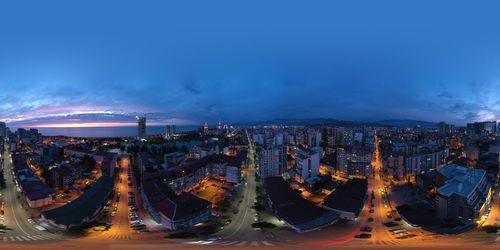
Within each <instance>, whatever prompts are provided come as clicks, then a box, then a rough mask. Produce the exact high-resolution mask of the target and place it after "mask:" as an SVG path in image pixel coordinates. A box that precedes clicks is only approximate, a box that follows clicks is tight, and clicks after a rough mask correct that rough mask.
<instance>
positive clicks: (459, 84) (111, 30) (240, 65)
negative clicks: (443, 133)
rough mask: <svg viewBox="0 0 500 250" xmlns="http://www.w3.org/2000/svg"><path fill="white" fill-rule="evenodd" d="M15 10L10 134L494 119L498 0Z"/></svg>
mask: <svg viewBox="0 0 500 250" xmlns="http://www.w3.org/2000/svg"><path fill="white" fill-rule="evenodd" d="M12 2H13V3H9V4H7V3H5V2H1V3H0V120H1V121H6V122H7V123H8V124H10V125H11V126H68V124H73V125H70V126H96V125H99V126H109V125H116V124H117V123H120V124H121V125H133V123H134V122H135V118H134V117H135V116H136V115H144V114H145V115H146V116H147V117H148V122H149V123H150V124H166V123H174V124H179V125H182V124H189V125H191V124H200V123H202V122H204V121H208V122H211V123H213V122H215V121H217V120H219V119H221V120H223V121H228V122H246V121H259V120H270V119H274V118H337V119H345V120H358V121H376V120H383V119H418V120H427V121H440V120H446V121H448V122H451V123H455V124H459V125H462V124H464V123H466V122H469V121H474V120H496V119H497V117H498V116H499V115H500V95H499V94H500V93H499V92H500V88H499V87H500V81H499V80H500V25H499V24H500V15H499V14H498V11H499V10H500V2H498V1H480V2H479V1H478V2H476V1H470V4H466V3H461V2H460V1H421V0H420V1H400V0H399V1H353V0H350V1H344V2H345V3H340V2H341V1H335V3H333V2H334V1H290V0H285V1H270V0H266V1H255V0H254V1H189V0H183V1H115V2H113V1H80V2H79V3H76V1H67V0H66V1H31V2H30V1H12ZM27 2H30V4H27ZM104 2H106V3H104ZM495 2H496V3H495ZM346 3H348V4H346ZM472 3H473V4H472Z"/></svg>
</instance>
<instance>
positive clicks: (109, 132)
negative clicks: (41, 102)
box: [37, 125, 200, 138]
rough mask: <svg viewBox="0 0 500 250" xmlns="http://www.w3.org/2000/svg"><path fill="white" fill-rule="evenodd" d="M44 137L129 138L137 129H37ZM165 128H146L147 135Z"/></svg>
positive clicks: (179, 128) (185, 129)
mask: <svg viewBox="0 0 500 250" xmlns="http://www.w3.org/2000/svg"><path fill="white" fill-rule="evenodd" d="M199 127H200V126H195V125H182V126H176V128H175V129H176V132H188V131H195V130H197V129H199ZM37 129H38V131H39V132H40V133H41V134H42V135H45V136H58V135H62V136H68V137H82V138H98V137H129V136H136V135H137V127H136V126H131V127H92V128H37ZM165 131H166V126H146V134H147V135H158V134H163V133H165Z"/></svg>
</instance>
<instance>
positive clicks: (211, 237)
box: [205, 235, 221, 241]
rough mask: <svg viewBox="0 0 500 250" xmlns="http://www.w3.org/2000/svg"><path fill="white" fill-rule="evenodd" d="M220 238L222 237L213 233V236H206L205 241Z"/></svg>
mask: <svg viewBox="0 0 500 250" xmlns="http://www.w3.org/2000/svg"><path fill="white" fill-rule="evenodd" d="M220 239H221V237H219V236H215V235H213V236H210V237H208V238H206V239H205V241H217V240H220Z"/></svg>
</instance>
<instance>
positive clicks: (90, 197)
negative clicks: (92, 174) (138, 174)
mask: <svg viewBox="0 0 500 250" xmlns="http://www.w3.org/2000/svg"><path fill="white" fill-rule="evenodd" d="M113 185H114V181H113V179H112V178H111V177H109V176H102V177H101V178H99V179H98V180H97V181H96V182H95V183H94V185H92V187H91V188H90V189H89V190H87V192H85V193H84V194H83V195H81V196H80V197H78V199H76V200H74V201H72V202H70V203H68V204H66V205H64V206H62V207H58V208H55V209H52V210H49V211H46V212H43V213H42V219H43V220H45V221H47V222H48V223H50V224H52V225H54V226H57V227H59V228H64V229H69V228H73V227H78V226H81V225H83V224H85V223H88V222H91V221H92V220H93V219H95V217H96V216H97V215H98V214H99V212H100V211H101V210H102V208H103V207H104V205H105V204H106V202H107V201H108V199H109V196H110V194H111V192H112V191H113Z"/></svg>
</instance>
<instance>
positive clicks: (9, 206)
mask: <svg viewBox="0 0 500 250" xmlns="http://www.w3.org/2000/svg"><path fill="white" fill-rule="evenodd" d="M6 145H7V144H6ZM5 148H8V147H7V146H6V147H5ZM2 156H3V159H4V161H3V166H2V167H3V169H4V176H5V181H6V188H5V189H3V190H1V193H2V202H3V203H2V204H3V208H4V212H5V214H4V218H5V226H6V228H5V229H3V230H0V232H2V233H1V234H0V241H3V242H11V241H15V242H34V241H53V240H61V239H64V238H65V237H64V236H62V235H60V234H55V233H50V232H48V231H47V230H45V229H44V228H43V227H41V226H39V225H37V222H36V221H34V220H31V214H30V208H29V207H28V205H27V203H26V202H25V201H23V200H21V199H22V194H21V192H19V191H18V189H17V187H16V185H15V182H14V176H13V172H12V171H13V165H12V158H11V156H10V153H9V152H8V151H4V152H2Z"/></svg>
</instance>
